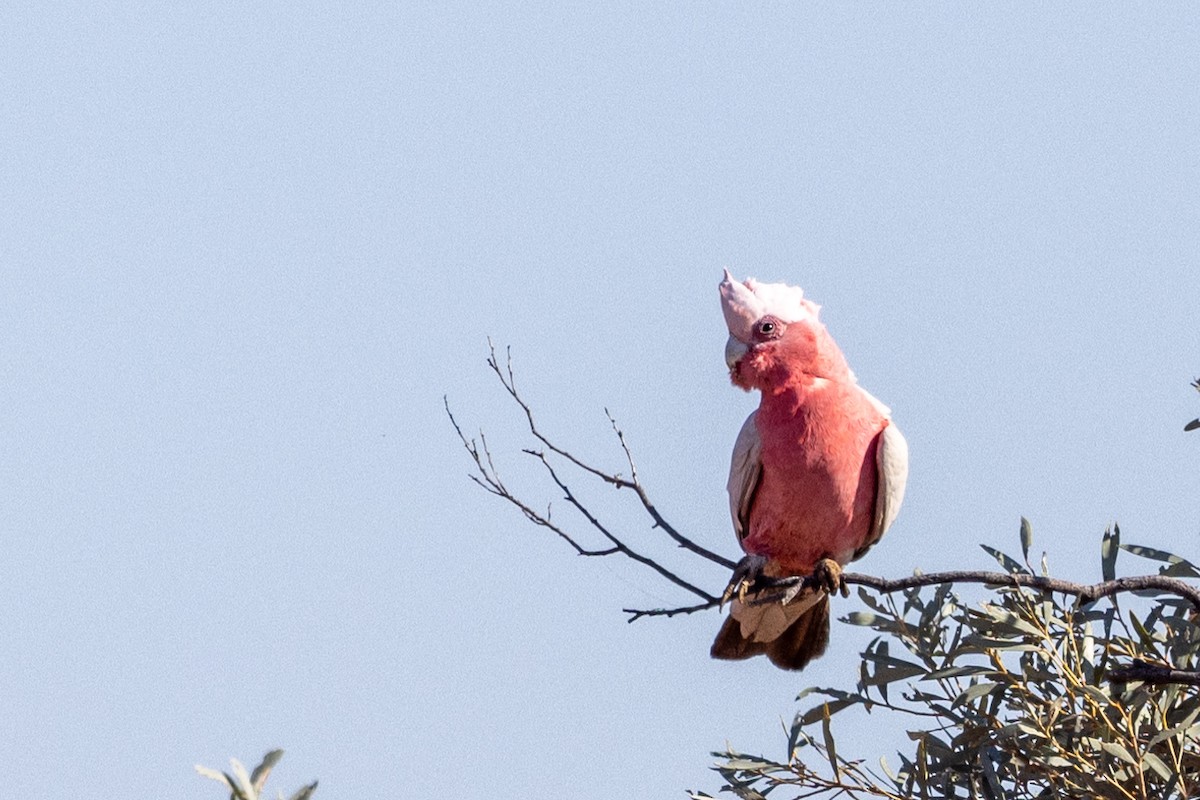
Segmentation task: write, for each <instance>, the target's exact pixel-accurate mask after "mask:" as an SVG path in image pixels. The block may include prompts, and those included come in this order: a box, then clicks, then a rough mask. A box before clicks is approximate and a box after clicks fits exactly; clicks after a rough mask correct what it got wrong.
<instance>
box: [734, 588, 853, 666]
mask: <svg viewBox="0 0 1200 800" xmlns="http://www.w3.org/2000/svg"><path fill="white" fill-rule="evenodd" d="M828 644H829V596H828V595H826V594H823V593H822V595H821V598H820V600H818V601H817V602H816V603H815V604H814V605H813V606H812V607H811V608H809V609H808V610H807V611H805V612H804V613H803V614H801V615H800V616H799V617H797V618H796V620H795V621H794V622H792V623H791V624H790V625H788V627H787V628H785V629H784V631H783V633H781V634H780V635H779V636H778V637H776V638H774V639H772V640H770V641H766V642H761V641H757V640H755V639H753V638H746V637H744V636H743V635H742V626H741V623H740V622H739V621H738V620H737V619H735V618H734V617H733V615H732V614H731V615H730V616H728V617H726V618H725V623H724V624H723V625H722V626H721V630H720V631H719V632H718V633H717V638H716V640H715V641H714V642H713V645H712V650H711V651H710V652H711V654H712V657H713V658H719V659H723V660H730V661H734V660H740V659H745V658H753V657H754V656H758V655H765V656H766V657H767V658H769V659H771V663H772V664H774V665H775V666H777V667H779V668H780V669H789V670H802V669H804V668H805V667H806V666H807V665H808V662H810V661H812V660H813V659H814V658H817V657H818V656H820V655H821V654H822V653H824V652H825V648H826V646H827V645H828Z"/></svg>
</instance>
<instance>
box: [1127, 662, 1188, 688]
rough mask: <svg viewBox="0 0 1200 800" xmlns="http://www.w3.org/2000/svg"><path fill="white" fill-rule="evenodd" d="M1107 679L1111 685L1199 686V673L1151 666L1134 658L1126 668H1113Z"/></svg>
mask: <svg viewBox="0 0 1200 800" xmlns="http://www.w3.org/2000/svg"><path fill="white" fill-rule="evenodd" d="M1108 679H1109V680H1110V681H1112V682H1113V683H1132V682H1134V681H1141V682H1142V683H1186V684H1190V685H1191V686H1200V672H1197V671H1195V670H1190V669H1174V668H1172V667H1166V666H1163V665H1161V664H1151V663H1150V662H1148V661H1143V660H1142V659H1140V658H1135V659H1134V660H1133V663H1131V664H1130V665H1129V666H1127V667H1114V668H1113V669H1110V670H1109V671H1108Z"/></svg>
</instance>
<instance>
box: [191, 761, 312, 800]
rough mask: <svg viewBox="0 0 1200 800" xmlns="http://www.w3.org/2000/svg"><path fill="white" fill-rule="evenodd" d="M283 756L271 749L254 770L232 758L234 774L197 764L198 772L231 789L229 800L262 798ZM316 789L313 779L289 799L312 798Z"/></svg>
mask: <svg viewBox="0 0 1200 800" xmlns="http://www.w3.org/2000/svg"><path fill="white" fill-rule="evenodd" d="M281 758H283V751H282V750H271V751H270V752H268V753H267V754H266V755H264V756H263V758H262V761H260V762H259V764H258V766H257V767H255V768H254V769H253V770H252V771H248V770H247V769H246V767H245V766H244V765H243V764H242V762H240V761H238V760H237V759H236V758H231V759H229V766H230V768H231V772H232V774H230V773H229V772H223V771H221V770H217V769H209V768H208V767H202V766H200V765H199V764H197V765H196V772H198V773H200V774H201V775H203V776H204V777H206V778H212V779H213V780H214V781H216V782H217V783H220V784H223V785H224V786H225V788H227V789H228V790H229V800H261V799H262V797H263V794H262V791H263V786H264V785H265V784H266V782H267V776H268V775H270V774H271V770H272V769H274V768H275V765H276V764H278V763H279V759H281ZM316 790H317V782H316V781H313V782H312V783H310V784H308V785H307V786H303V787H301V788H300V789H298V790H297V791H295V792H294V793H292V795H291V796H290V797H289V798H288V800H310V798H311V797H312V795H313V792H315V791H316ZM279 798H280V800H282V798H283V793H282V792H281V793H279Z"/></svg>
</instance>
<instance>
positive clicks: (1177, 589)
mask: <svg viewBox="0 0 1200 800" xmlns="http://www.w3.org/2000/svg"><path fill="white" fill-rule="evenodd" d="M842 577H843V578H844V579H845V581H846V583H847V584H850V585H855V586H865V587H866V588H868V589H874V590H875V591H877V592H880V593H881V594H889V593H891V592H900V591H903V590H905V589H914V588H917V587H919V586H935V585H938V584H942V583H982V584H985V585H988V586H996V587H1009V586H1011V587H1014V588H1015V587H1027V588H1030V589H1041V590H1043V591H1050V592H1061V593H1063V594H1069V595H1073V596H1075V597H1078V598H1079V599H1080V600H1081V601H1082V602H1084V603H1090V602H1094V601H1096V600H1099V599H1100V598H1102V597H1110V596H1112V595H1115V594H1119V593H1121V592H1142V591H1154V592H1159V593H1164V594H1174V595H1179V596H1180V597H1183V598H1186V599H1187V600H1189V601H1191V603H1192V605H1193V606H1195V607H1196V610H1197V611H1200V588H1197V587H1195V586H1193V585H1191V584H1190V583H1187V582H1185V581H1182V580H1180V579H1178V578H1168V577H1165V576H1163V575H1137V576H1134V577H1129V578H1117V579H1115V580H1111V581H1104V582H1103V583H1090V584H1089V583H1075V582H1073V581H1064V580H1062V579H1060V578H1050V577H1047V576H1045V575H1031V574H1029V573H1026V572H1016V573H1010V572H990V571H986V570H952V571H949V572H930V573H928V574H919V575H910V576H908V577H907V578H878V577H876V576H874V575H861V574H859V573H857V572H845V573H843V574H842ZM759 585H760V586H762V587H763V591H760V592H759V593H758V594H757V595H756V597H755V599H754V600H753V602H754V603H755V604H756V605H761V604H766V603H777V602H779V601H780V600H782V599H783V597H784V596H785V595H786V594H787V593H788V592H789V590H792V589H795V588H796V587H797V586H798V587H799V588H800V589H814V588H818V586H819V585H820V584H819V583H818V581H817V579H816V578H814V577H813V576H811V575H807V576H804V577H795V578H776V579H773V580H772V579H760V581H759ZM717 605H719V603H709V604H707V605H698V606H685V607H682V608H656V609H633V608H626V609H624V611H625V613H627V614H630V615H632V616H631V618H630V620H629V621H630V622H632V621H633V620H635V619H640V618H642V617H673V616H676V615H678V614H693V613H695V612H697V611H705V610H707V609H709V608H714V607H716V606H717Z"/></svg>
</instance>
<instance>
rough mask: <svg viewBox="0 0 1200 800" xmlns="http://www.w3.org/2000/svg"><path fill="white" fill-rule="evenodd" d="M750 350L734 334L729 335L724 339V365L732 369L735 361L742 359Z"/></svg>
mask: <svg viewBox="0 0 1200 800" xmlns="http://www.w3.org/2000/svg"><path fill="white" fill-rule="evenodd" d="M748 352H750V346H749V345H748V344H746V343H745V342H743V341H742V340H741V339H738V338H737V337H736V336H730V337H729V338H728V339H727V340H726V341H725V366H727V367H729V369H730V370H732V369H733V368H734V367H735V366H737V363H738V362H739V361H741V360H742V356H744V355H746V353H748Z"/></svg>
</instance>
